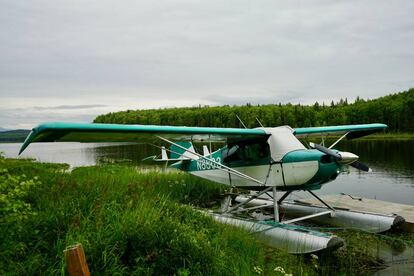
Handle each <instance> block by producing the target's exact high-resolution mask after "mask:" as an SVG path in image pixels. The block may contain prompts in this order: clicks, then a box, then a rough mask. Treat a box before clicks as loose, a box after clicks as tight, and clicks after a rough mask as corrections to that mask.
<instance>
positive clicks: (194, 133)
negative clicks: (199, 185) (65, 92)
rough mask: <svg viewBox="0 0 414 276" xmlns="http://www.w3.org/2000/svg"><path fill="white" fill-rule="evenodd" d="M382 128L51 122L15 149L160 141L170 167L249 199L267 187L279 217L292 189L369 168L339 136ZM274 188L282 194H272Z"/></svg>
mask: <svg viewBox="0 0 414 276" xmlns="http://www.w3.org/2000/svg"><path fill="white" fill-rule="evenodd" d="M385 128H387V126H386V125H384V124H379V123H376V124H361V125H341V126H327V127H307V128H295V129H293V128H291V127H289V126H280V127H273V128H265V127H261V128H254V129H247V128H245V129H238V128H213V127H181V126H158V125H119V124H95V123H62V122H60V123H59V122H57V123H45V124H41V125H39V126H37V127H35V128H33V130H32V132H31V133H30V134H29V136H28V137H27V138H26V140H25V142H24V143H23V145H22V147H21V150H20V153H22V152H23V151H24V150H25V149H26V147H27V146H28V145H29V144H30V143H33V142H58V141H62V142H73V141H76V142H139V143H143V142H144V143H145V142H147V143H151V144H158V145H160V147H161V145H169V147H165V146H162V147H161V148H162V154H161V157H160V158H157V159H156V160H159V161H166V162H169V163H170V164H171V165H170V167H172V168H176V169H179V170H182V171H185V172H188V173H190V174H193V175H195V176H198V177H202V178H205V179H208V180H212V181H215V182H218V183H222V184H225V185H228V186H230V187H241V188H246V189H249V190H256V191H258V193H257V194H255V195H254V196H252V197H251V200H253V199H254V198H256V197H258V196H260V195H262V194H264V193H268V192H270V191H272V192H273V196H272V197H273V199H274V200H273V201H274V203H273V204H274V209H275V210H274V211H275V212H274V214H275V219H276V220H278V221H279V217H278V204H280V203H281V202H282V201H283V199H285V198H286V197H287V195H289V194H290V193H291V192H292V191H296V190H305V191H309V192H310V193H311V194H312V195H314V196H315V197H317V196H316V195H315V194H314V193H313V192H312V190H315V189H319V188H321V186H322V185H323V184H325V183H328V182H330V181H333V180H335V179H336V177H337V176H338V175H339V174H340V173H341V172H342V171H344V168H346V166H348V165H349V166H353V167H355V168H357V169H360V170H363V171H369V168H368V166H366V165H364V164H362V163H360V162H359V161H358V156H357V155H355V154H353V153H350V152H343V151H339V150H336V149H333V147H334V146H335V145H336V144H337V143H338V142H339V141H341V140H342V139H344V138H347V139H355V138H358V137H362V136H365V135H368V134H371V133H375V132H378V131H382V130H384V129H385ZM328 135H335V136H340V138H339V139H338V140H336V141H335V142H334V143H333V144H331V145H330V146H328V147H325V145H324V143H323V142H322V143H321V144H313V143H307V142H306V139H307V138H308V137H311V136H320V137H322V141H324V139H323V138H324V137H326V136H328ZM299 139H302V141H304V142H303V143H302V142H301V141H300V140H299ZM157 141H158V142H159V143H157ZM193 142H201V143H204V146H203V152H202V153H200V152H197V151H196V150H195V148H194V146H193ZM216 142H224V143H225V144H226V145H225V146H224V147H222V148H220V149H218V150H216V151H214V152H212V150H211V144H212V143H216ZM304 144H306V146H305V145H304ZM167 152H168V153H169V154H168V153H167ZM20 153H19V154H20ZM278 191H284V192H285V194H284V195H283V196H282V197H281V198H280V199H279V200H276V199H277V192H278ZM317 198H318V197H317ZM318 199H319V198H318ZM319 200H320V199H319ZM322 202H323V201H322ZM245 203H246V202H245ZM238 207H240V206H235V207H232V208H230V209H228V211H229V212H231V211H232V210H235V209H236V208H238ZM328 207H329V206H328Z"/></svg>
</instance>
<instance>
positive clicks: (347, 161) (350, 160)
mask: <svg viewBox="0 0 414 276" xmlns="http://www.w3.org/2000/svg"><path fill="white" fill-rule="evenodd" d="M309 145H310V146H311V147H312V148H314V149H316V150H319V151H320V152H323V153H325V154H327V155H329V156H332V157H333V158H334V159H335V160H336V162H338V163H340V164H344V165H349V166H351V167H354V168H356V169H358V170H361V171H364V172H372V170H371V169H370V168H369V167H368V166H367V165H365V164H364V163H361V162H359V161H358V159H359V156H358V155H355V154H353V153H351V152H345V151H342V152H341V151H338V152H335V151H333V150H331V149H329V148H326V147H324V146H322V145H319V144H315V143H309Z"/></svg>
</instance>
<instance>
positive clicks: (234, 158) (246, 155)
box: [222, 140, 270, 165]
mask: <svg viewBox="0 0 414 276" xmlns="http://www.w3.org/2000/svg"><path fill="white" fill-rule="evenodd" d="M222 158H223V162H224V163H225V164H230V165H239V164H240V165H243V164H246V165H255V164H259V163H260V164H263V163H267V164H268V163H269V162H270V150H269V144H268V143H267V142H266V141H257V140H255V141H247V142H246V141H244V142H239V143H237V144H233V145H229V146H228V148H227V149H225V150H223V153H222Z"/></svg>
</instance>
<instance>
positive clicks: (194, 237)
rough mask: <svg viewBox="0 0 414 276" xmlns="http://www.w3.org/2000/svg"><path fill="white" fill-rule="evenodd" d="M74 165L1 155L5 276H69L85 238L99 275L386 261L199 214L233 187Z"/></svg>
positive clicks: (371, 265)
mask: <svg viewBox="0 0 414 276" xmlns="http://www.w3.org/2000/svg"><path fill="white" fill-rule="evenodd" d="M66 169H67V166H66V165H61V164H42V163H36V162H32V161H29V160H16V159H5V158H3V157H0V188H1V190H0V192H1V194H0V195H1V197H0V212H1V214H0V215H1V216H0V217H1V219H0V223H1V224H0V236H1V237H2V239H1V240H0V248H1V249H2V250H1V251H0V274H6V273H8V274H18V275H33V274H48V275H50V274H52V275H56V274H64V273H65V261H64V259H63V254H62V251H63V250H64V249H65V247H66V246H69V245H72V244H74V243H76V242H80V243H82V244H83V246H84V248H85V253H86V257H87V261H88V264H89V268H90V270H91V272H92V274H95V275H96V274H105V275H130V274H137V275H174V274H175V275H189V274H191V275H201V274H203V275H252V274H265V275H285V274H290V273H292V274H294V275H318V274H326V275H328V274H330V273H331V272H332V271H335V273H336V274H360V273H368V272H370V271H372V270H374V269H375V268H378V267H379V266H380V265H381V262H380V260H378V259H377V258H376V256H374V255H372V254H370V253H369V252H368V251H367V250H365V247H364V245H363V243H361V242H355V243H351V244H352V245H350V246H348V247H347V248H346V249H343V250H339V251H338V252H334V253H333V252H331V253H329V254H325V255H323V256H320V258H316V257H315V256H313V257H311V256H293V255H289V254H287V253H285V252H283V251H280V250H276V249H273V248H269V247H267V246H266V245H265V244H262V243H260V242H259V241H257V240H256V239H255V238H254V237H253V236H251V235H250V234H248V233H247V232H245V231H243V230H240V229H236V228H233V227H230V226H226V225H221V224H218V223H216V222H214V221H213V220H212V219H211V218H209V217H206V216H205V215H203V214H202V213H200V212H198V211H195V210H194V208H193V207H191V206H192V205H193V206H198V207H209V206H211V205H213V204H215V201H216V199H217V198H218V196H219V195H220V194H221V193H223V191H224V187H223V186H220V185H216V184H214V183H211V182H208V181H205V180H201V179H198V178H195V177H191V176H189V175H187V174H183V173H179V172H169V173H159V172H154V171H145V172H144V171H140V170H138V169H137V168H136V167H132V166H121V165H105V166H99V167H84V168H77V169H75V170H73V171H71V172H67V171H66ZM352 236H353V235H349V239H352ZM282 268H283V270H284V271H285V272H284V273H282V272H281V270H282Z"/></svg>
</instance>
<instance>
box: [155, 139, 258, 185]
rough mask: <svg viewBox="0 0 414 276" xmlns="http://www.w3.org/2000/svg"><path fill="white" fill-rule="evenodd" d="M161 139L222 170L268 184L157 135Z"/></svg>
mask: <svg viewBox="0 0 414 276" xmlns="http://www.w3.org/2000/svg"><path fill="white" fill-rule="evenodd" d="M157 137H158V138H159V139H161V140H163V141H165V142H167V143H170V144H171V145H174V146H176V147H178V148H181V149H183V150H185V151H187V152H189V153H191V154H194V155H196V156H198V157H199V158H201V159H204V160H207V161H209V162H211V163H213V164H215V165H217V166H219V167H221V168H222V170H223V168H224V170H225V171H226V170H227V171H228V172H229V173H233V174H235V175H237V176H239V177H243V178H246V179H249V180H251V181H253V182H256V183H258V184H260V185H263V186H264V185H266V183H263V182H262V181H260V180H257V179H256V178H253V177H251V176H248V175H246V174H244V173H241V172H239V171H237V170H235V169H232V168H230V167H227V166H226V165H223V164H221V163H219V162H216V161H215V160H213V159H209V158H207V157H205V156H203V155H201V154H198V153H197V152H195V151H191V150H189V149H187V148H185V147H183V146H181V145H179V144H177V143H174V142H172V141H170V140H168V139H166V138H164V137H161V136H157Z"/></svg>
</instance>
